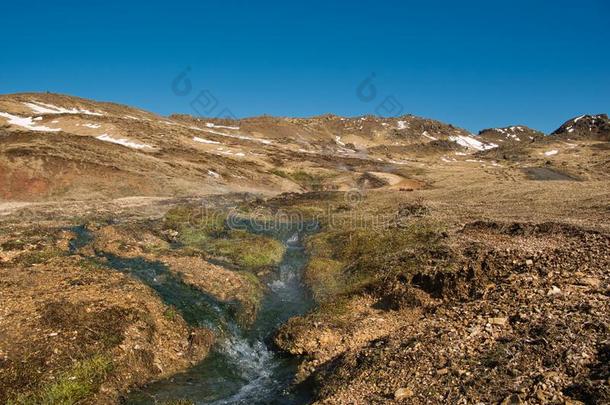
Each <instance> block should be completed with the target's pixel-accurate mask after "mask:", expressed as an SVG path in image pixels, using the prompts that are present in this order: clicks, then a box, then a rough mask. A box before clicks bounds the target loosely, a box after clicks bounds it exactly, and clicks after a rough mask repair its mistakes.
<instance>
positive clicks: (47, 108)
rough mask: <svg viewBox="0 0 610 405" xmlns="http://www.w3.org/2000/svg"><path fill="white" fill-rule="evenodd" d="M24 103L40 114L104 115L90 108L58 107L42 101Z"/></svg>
mask: <svg viewBox="0 0 610 405" xmlns="http://www.w3.org/2000/svg"><path fill="white" fill-rule="evenodd" d="M23 104H25V105H26V106H27V107H29V108H30V109H31V110H32V111H34V112H36V113H38V114H85V115H96V116H102V115H103V114H101V113H97V112H93V111H89V110H85V109H78V108H64V107H57V106H55V105H53V104H46V103H41V102H40V101H36V102H31V103H29V102H25V103H23Z"/></svg>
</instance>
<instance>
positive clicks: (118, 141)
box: [96, 134, 153, 149]
mask: <svg viewBox="0 0 610 405" xmlns="http://www.w3.org/2000/svg"><path fill="white" fill-rule="evenodd" d="M96 139H99V140H100V141H104V142H111V143H116V144H117V145H123V146H126V147H128V148H133V149H152V148H153V147H152V146H150V145H146V144H144V143H137V142H132V141H130V140H128V139H123V138H120V139H118V138H113V137H111V136H110V135H108V134H102V135H100V136H98V137H96Z"/></svg>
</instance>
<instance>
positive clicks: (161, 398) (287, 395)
mask: <svg viewBox="0 0 610 405" xmlns="http://www.w3.org/2000/svg"><path fill="white" fill-rule="evenodd" d="M246 228H247V227H246ZM297 228H298V229H296V228H295V227H294V226H290V225H283V226H281V227H278V228H277V229H272V230H265V231H258V232H259V233H265V234H268V235H271V236H274V237H276V238H277V239H280V240H282V241H283V242H284V243H285V245H286V247H287V250H286V253H285V254H284V257H283V259H282V262H281V264H280V266H279V269H278V271H277V272H273V274H270V275H269V276H268V277H267V278H266V279H265V280H263V281H264V282H265V283H266V284H267V287H268V288H267V293H266V295H265V297H264V298H263V301H262V303H261V308H260V310H259V312H258V314H257V318H256V320H255V322H254V323H253V325H251V326H250V327H248V328H246V329H244V328H241V327H240V326H238V324H237V323H236V322H235V321H234V319H233V316H232V310H231V308H230V305H227V304H223V303H220V302H218V301H216V300H214V299H213V298H212V297H210V296H208V295H206V294H204V293H202V292H200V291H198V290H196V289H194V288H191V287H189V286H187V285H186V284H184V283H183V282H182V281H181V280H180V279H179V278H177V277H176V276H174V275H172V274H171V273H170V272H168V270H167V268H165V266H164V265H163V264H162V263H159V262H150V261H146V260H143V259H124V258H120V257H115V256H111V255H107V256H106V257H107V259H108V262H109V264H110V265H111V266H112V267H114V268H116V269H117V270H120V271H125V272H129V273H130V274H133V275H134V276H136V277H138V278H140V279H141V280H142V281H143V282H145V283H146V284H148V285H150V286H151V287H152V288H153V289H154V290H155V291H157V293H158V294H159V295H160V296H161V298H162V299H163V300H164V301H165V302H166V303H167V304H169V305H173V306H174V307H175V308H176V309H177V310H178V311H179V312H180V313H181V314H182V315H183V317H184V318H185V320H186V321H187V322H189V323H190V324H191V325H197V326H203V327H208V328H212V329H213V330H215V331H217V334H218V340H217V342H216V343H215V344H214V346H213V348H212V350H211V352H210V353H209V355H208V357H206V359H205V360H203V361H202V362H201V363H199V364H197V365H196V366H194V367H192V368H191V369H189V370H187V371H185V372H183V373H180V374H177V375H174V376H172V377H171V378H168V379H165V380H161V381H158V382H155V383H152V384H150V385H148V386H146V387H144V388H141V389H139V390H137V391H134V392H133V393H131V394H130V395H129V397H128V398H127V401H126V402H127V403H129V404H162V403H164V402H167V401H170V400H177V399H184V400H189V401H191V402H193V403H195V404H303V403H308V402H309V401H308V396H307V393H305V392H296V391H290V390H288V388H289V385H290V382H291V381H292V379H293V377H294V373H295V371H296V366H297V364H296V362H295V360H294V359H291V358H290V357H286V356H282V355H281V354H279V353H276V352H274V351H272V350H271V349H270V348H269V347H268V345H267V343H266V342H267V341H268V340H269V338H270V336H271V335H272V334H273V332H274V331H276V330H277V328H278V327H279V326H281V325H282V324H283V323H284V322H286V321H287V320H288V319H289V318H290V317H292V316H295V315H299V314H303V313H305V312H306V311H307V310H308V309H310V308H311V306H312V300H311V297H310V294H309V292H308V290H307V288H306V287H305V286H304V285H303V283H302V280H301V275H302V269H303V267H304V266H305V264H306V262H307V255H306V254H305V252H304V249H303V247H302V245H301V240H302V237H303V236H304V234H305V232H307V231H304V230H303V227H302V226H298V227H297ZM247 229H248V228H247ZM248 230H249V231H251V232H254V231H255V230H253V229H251V228H250V229H248Z"/></svg>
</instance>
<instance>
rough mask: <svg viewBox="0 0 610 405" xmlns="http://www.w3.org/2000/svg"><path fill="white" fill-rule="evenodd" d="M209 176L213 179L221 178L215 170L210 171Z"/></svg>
mask: <svg viewBox="0 0 610 405" xmlns="http://www.w3.org/2000/svg"><path fill="white" fill-rule="evenodd" d="M208 175H209V176H211V177H214V178H215V179H219V178H220V174H218V173H216V172H215V171H213V170H208Z"/></svg>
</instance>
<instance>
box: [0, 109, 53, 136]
mask: <svg viewBox="0 0 610 405" xmlns="http://www.w3.org/2000/svg"><path fill="white" fill-rule="evenodd" d="M0 117H4V118H6V119H7V120H8V123H9V124H11V125H16V126H18V127H22V128H26V129H29V130H30V131H44V132H57V131H61V128H49V127H45V126H43V125H40V126H36V125H34V120H35V119H32V117H19V116H18V115H13V114H9V113H5V112H0Z"/></svg>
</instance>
